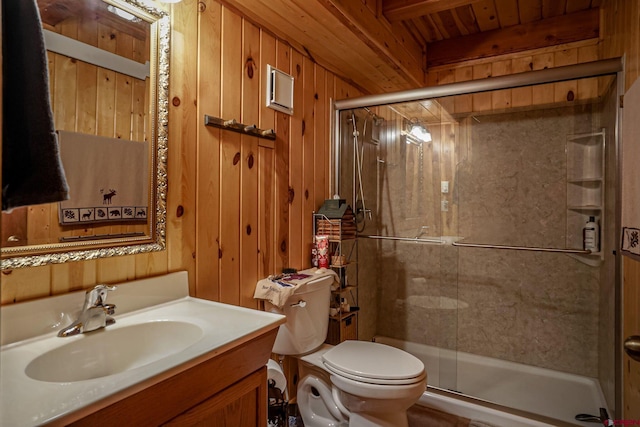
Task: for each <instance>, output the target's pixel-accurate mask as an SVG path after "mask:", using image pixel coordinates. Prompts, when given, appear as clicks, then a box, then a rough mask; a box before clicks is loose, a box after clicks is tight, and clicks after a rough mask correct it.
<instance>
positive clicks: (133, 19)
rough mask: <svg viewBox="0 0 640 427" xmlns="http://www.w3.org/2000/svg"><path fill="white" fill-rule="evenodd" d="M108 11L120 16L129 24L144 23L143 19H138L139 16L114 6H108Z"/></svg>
mask: <svg viewBox="0 0 640 427" xmlns="http://www.w3.org/2000/svg"><path fill="white" fill-rule="evenodd" d="M107 10H108V11H109V12H111V13H113V14H115V15H118V16H119V17H120V18H122V19H125V20H127V21H129V22H140V21H142V19H140V18H138V17H137V16H135V15H133V14H131V13H129V12H127V11H124V10H122V9H120V8H118V7H115V6H113V5H108V6H107Z"/></svg>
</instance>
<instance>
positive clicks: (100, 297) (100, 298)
mask: <svg viewBox="0 0 640 427" xmlns="http://www.w3.org/2000/svg"><path fill="white" fill-rule="evenodd" d="M116 288H117V287H116V286H109V285H105V284H99V285H96V286H95V287H94V288H93V289H89V290H88V291H87V293H86V295H85V297H84V308H85V310H86V309H88V308H90V307H97V306H103V305H104V304H105V303H106V301H107V293H108V292H109V291H115V290H116Z"/></svg>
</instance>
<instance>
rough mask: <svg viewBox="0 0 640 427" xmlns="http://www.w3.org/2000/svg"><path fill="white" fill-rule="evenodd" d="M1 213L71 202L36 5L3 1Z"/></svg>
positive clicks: (17, 0)
mask: <svg viewBox="0 0 640 427" xmlns="http://www.w3.org/2000/svg"><path fill="white" fill-rule="evenodd" d="M2 54H3V58H2V72H3V78H2V81H3V91H2V93H3V99H2V102H3V106H2V112H3V127H2V139H3V141H2V210H10V209H12V208H15V207H18V206H25V205H35V204H40V203H51V202H58V201H61V200H66V199H68V197H69V196H68V193H69V188H68V186H67V181H66V179H65V176H64V170H63V168H62V163H61V161H60V153H59V149H58V140H57V135H56V132H55V126H54V124H53V113H52V111H51V103H50V99H49V72H48V68H47V53H46V48H45V45H44V38H43V34H42V25H41V21H40V14H39V11H38V7H37V5H36V2H35V0H5V1H3V2H2Z"/></svg>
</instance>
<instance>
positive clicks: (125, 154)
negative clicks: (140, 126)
mask: <svg viewBox="0 0 640 427" xmlns="http://www.w3.org/2000/svg"><path fill="white" fill-rule="evenodd" d="M58 135H59V140H60V153H61V156H62V163H63V164H64V169H65V171H66V172H67V181H68V183H69V189H70V190H69V191H70V195H71V197H70V198H69V200H67V201H64V202H60V204H59V215H58V216H59V220H60V224H63V225H64V224H74V223H95V222H112V221H145V222H146V221H147V211H148V206H149V178H148V176H149V167H148V163H149V162H148V158H149V144H148V143H147V142H138V141H127V140H124V139H119V138H108V137H105V136H98V135H87V134H82V133H78V132H65V131H58Z"/></svg>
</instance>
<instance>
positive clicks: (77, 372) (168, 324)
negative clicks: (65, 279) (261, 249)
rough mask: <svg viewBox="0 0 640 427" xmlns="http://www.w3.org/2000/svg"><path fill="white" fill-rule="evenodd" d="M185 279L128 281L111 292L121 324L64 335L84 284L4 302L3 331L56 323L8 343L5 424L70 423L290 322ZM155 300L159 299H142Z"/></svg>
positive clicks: (1, 366) (1, 413)
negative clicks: (191, 286) (194, 292)
mask: <svg viewBox="0 0 640 427" xmlns="http://www.w3.org/2000/svg"><path fill="white" fill-rule="evenodd" d="M186 278H187V276H186V273H172V274H169V275H166V276H159V277H155V278H151V279H144V280H140V281H135V282H130V283H125V284H120V285H118V289H117V290H116V291H115V292H113V293H112V295H110V296H109V302H112V303H114V304H115V305H116V306H117V307H116V312H115V314H114V316H113V317H114V318H115V319H116V323H115V324H113V325H109V326H107V327H106V328H104V329H100V330H97V331H93V332H89V333H86V334H79V335H76V336H71V337H66V338H60V337H58V336H57V331H58V330H59V329H61V328H63V327H65V326H67V325H68V324H69V323H70V322H71V321H72V320H74V319H75V318H76V315H77V313H76V311H77V310H78V306H81V304H82V301H83V299H84V292H80V293H79V294H69V295H64V296H61V297H60V298H58V297H52V298H51V299H44V300H36V301H33V302H26V303H23V304H22V305H21V306H19V307H17V306H18V305H16V306H6V307H3V308H2V311H0V315H1V316H2V319H1V320H2V322H1V326H2V327H3V333H5V331H6V332H7V333H6V334H5V335H11V333H12V329H16V328H23V326H24V325H25V324H28V323H38V325H36V326H37V327H34V328H31V330H33V331H38V330H40V331H47V330H48V331H49V332H46V333H45V334H42V332H40V335H28V334H27V333H26V332H25V331H21V332H20V334H19V335H16V334H15V333H14V334H13V336H19V337H20V338H19V340H12V341H5V344H4V345H3V346H2V347H0V426H18V425H19V426H35V425H42V424H47V423H50V422H54V421H56V420H61V419H62V420H65V421H64V423H66V422H67V420H69V419H74V418H73V417H75V416H76V414H78V413H81V412H82V411H84V410H86V408H88V407H91V408H92V409H91V410H92V411H94V410H96V408H98V407H100V405H106V404H107V403H105V402H108V401H111V400H112V399H113V396H114V395H116V394H119V396H122V395H126V394H127V393H133V392H135V390H140V389H141V388H144V387H147V386H149V385H151V384H154V383H156V382H158V381H161V380H163V379H165V378H168V377H170V376H172V375H175V374H177V373H179V372H182V371H184V370H185V369H189V368H190V367H192V366H194V365H195V364H197V363H199V361H202V360H203V358H205V359H206V358H209V357H211V355H213V354H218V353H222V352H224V351H226V350H229V349H231V348H234V347H236V346H238V345H241V344H243V343H245V342H248V341H249V340H252V339H254V338H256V337H258V336H260V335H262V334H263V333H266V332H267V331H272V330H273V329H275V328H277V327H278V326H279V325H280V324H282V323H284V321H285V318H284V316H281V315H277V314H274V313H267V312H263V311H258V310H252V309H247V308H242V307H237V306H233V305H229V304H221V303H217V302H212V301H206V300H202V299H198V298H192V297H189V296H188V282H187V280H186ZM176 286H179V287H180V289H181V290H180V291H179V292H176V291H175V290H174V288H175V287H176ZM147 301H152V304H153V305H150V306H143V305H142V304H143V303H144V302H147ZM159 301H160V302H159ZM34 319H36V320H37V321H34ZM41 319H44V320H47V319H48V320H47V321H46V322H44V323H43V322H42V321H41ZM12 327H13V328H12ZM205 355H207V356H205Z"/></svg>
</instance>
